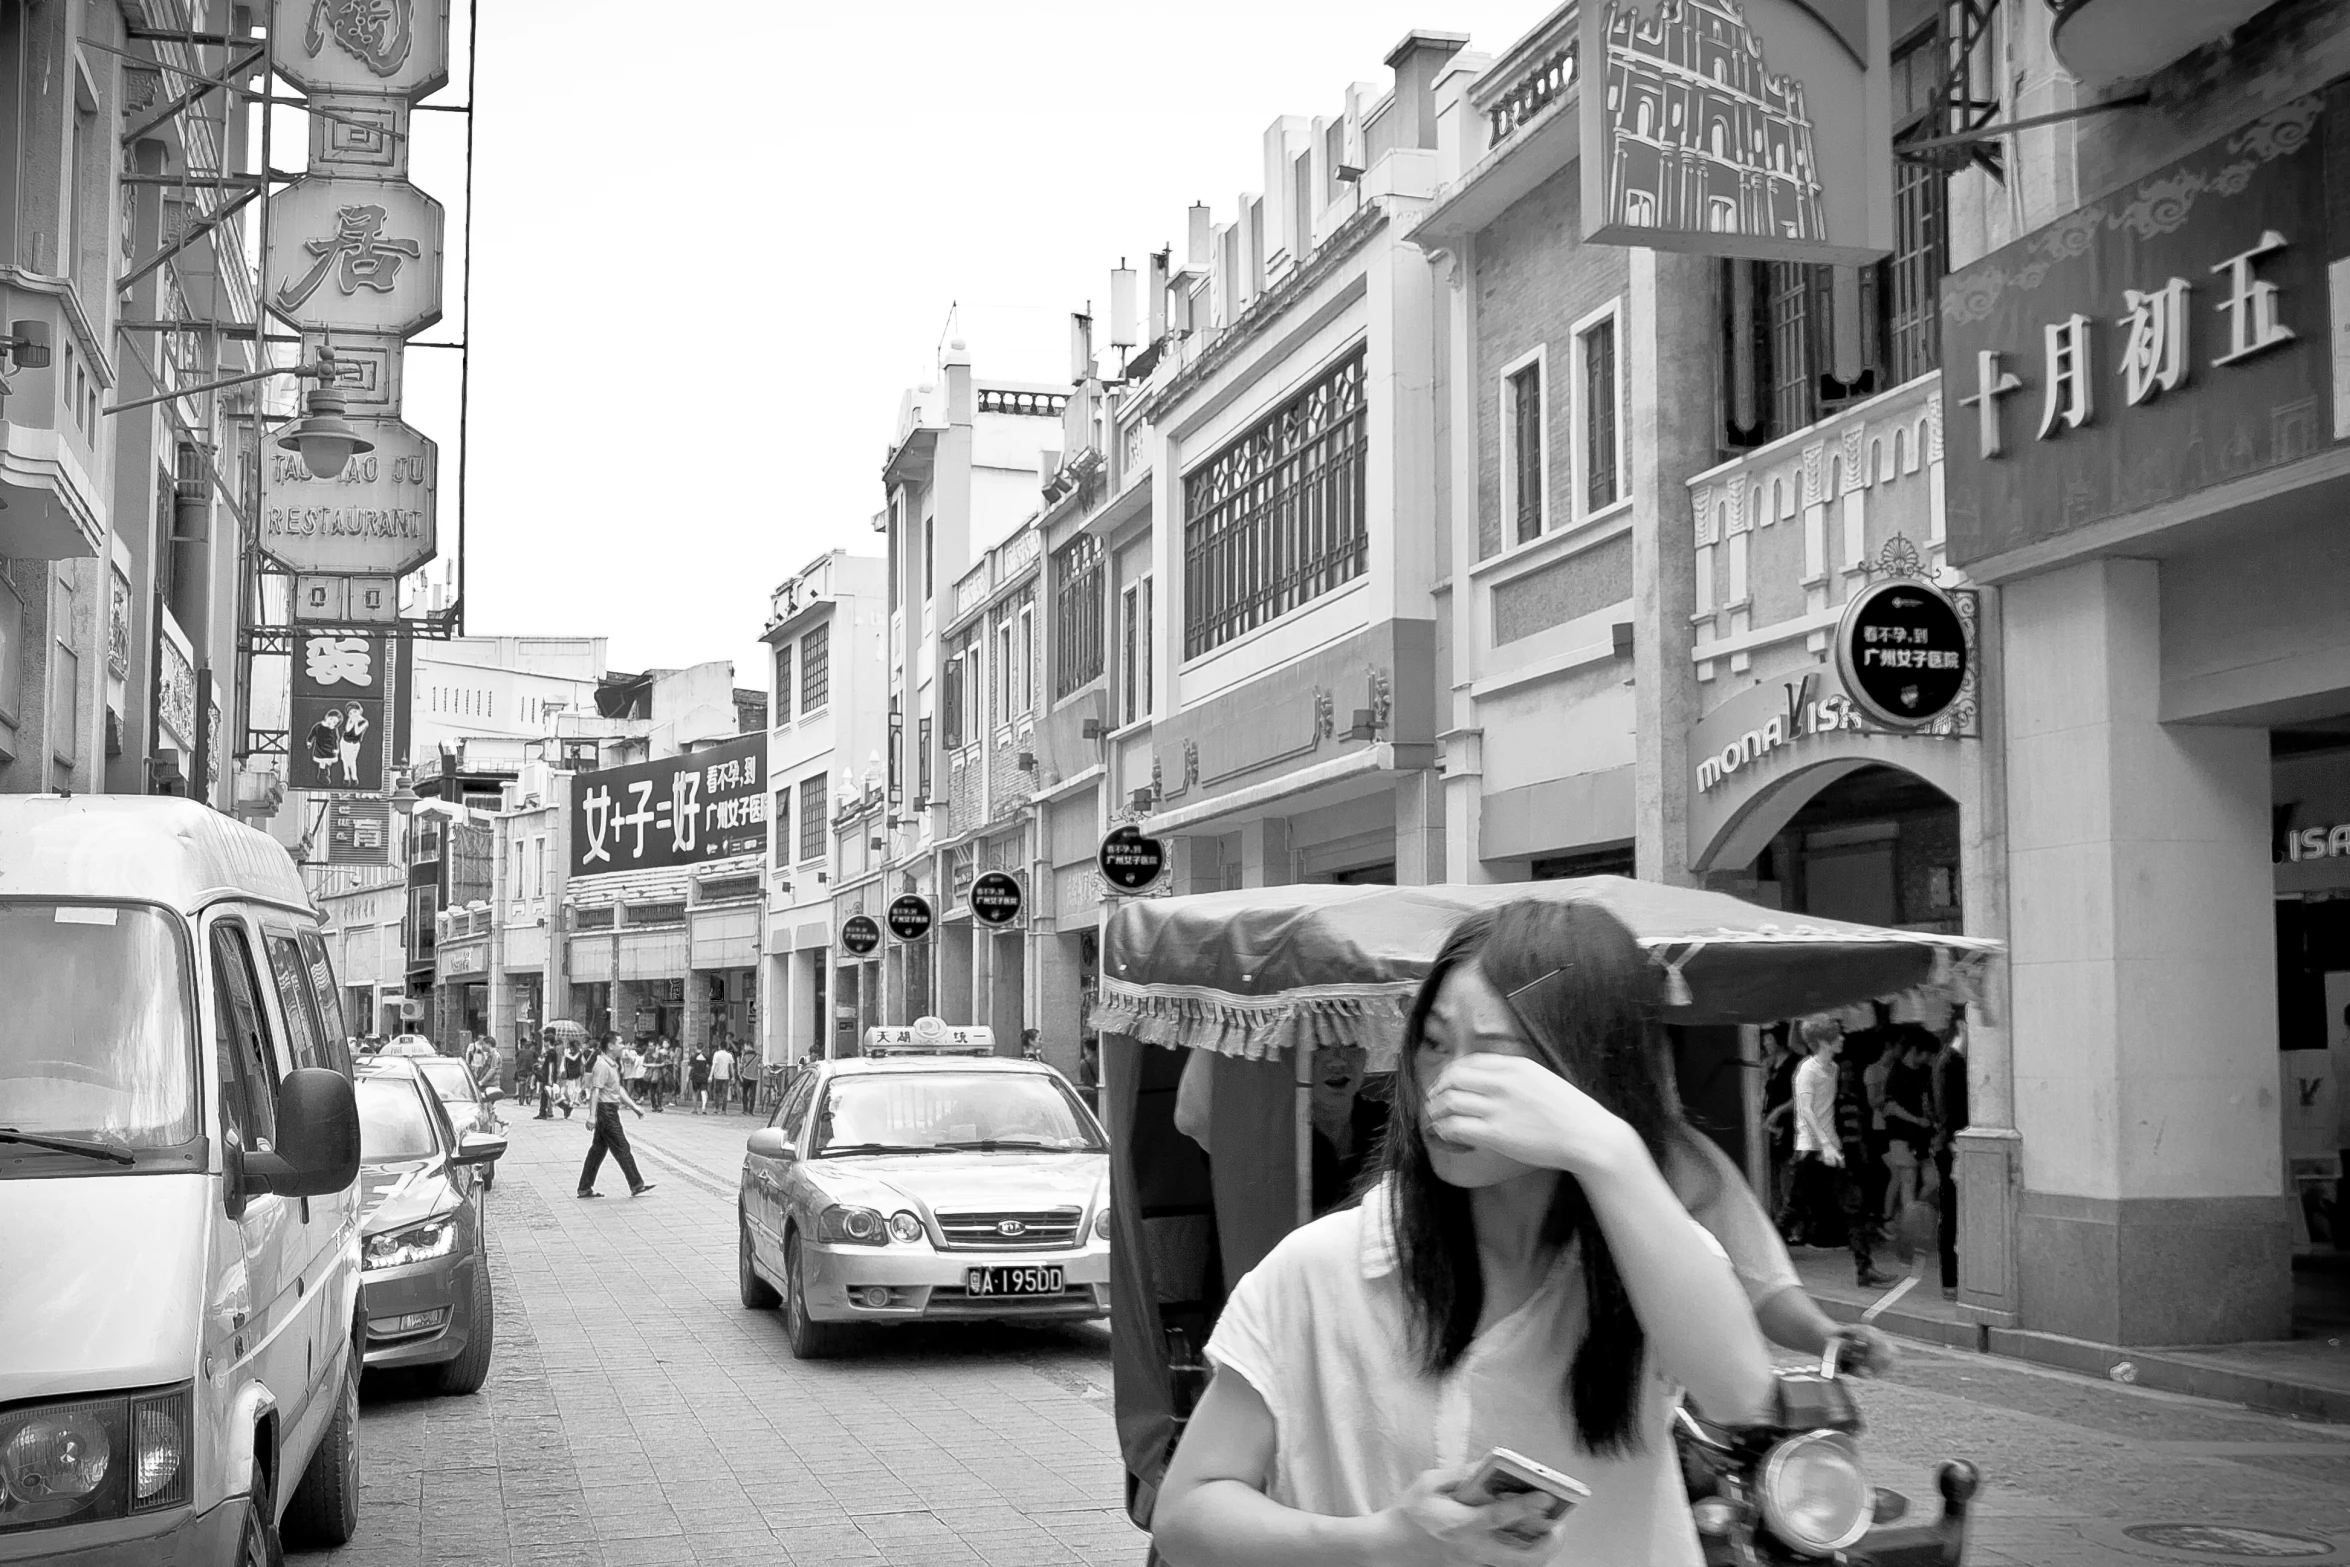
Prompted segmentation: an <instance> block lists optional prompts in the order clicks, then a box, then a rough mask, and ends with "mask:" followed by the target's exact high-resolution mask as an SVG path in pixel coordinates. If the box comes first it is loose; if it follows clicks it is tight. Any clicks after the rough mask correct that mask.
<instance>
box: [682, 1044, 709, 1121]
mask: <svg viewBox="0 0 2350 1567" xmlns="http://www.w3.org/2000/svg"><path fill="white" fill-rule="evenodd" d="M686 1075H687V1081H688V1082H690V1083H691V1084H692V1086H693V1092H694V1114H696V1115H708V1114H709V1113H710V1052H709V1051H707V1050H697V1051H695V1052H694V1059H693V1065H692V1066H690V1067H688V1068H687V1072H686Z"/></svg>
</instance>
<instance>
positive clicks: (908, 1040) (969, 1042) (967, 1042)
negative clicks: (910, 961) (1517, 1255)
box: [864, 1017, 995, 1056]
mask: <svg viewBox="0 0 2350 1567" xmlns="http://www.w3.org/2000/svg"><path fill="white" fill-rule="evenodd" d="M864 1053H865V1054H866V1055H867V1056H913V1055H929V1056H992V1055H994V1054H995V1030H994V1029H992V1028H986V1027H981V1026H977V1025H974V1026H970V1027H960V1028H958V1027H953V1026H950V1025H949V1024H947V1023H946V1022H944V1021H943V1020H941V1019H939V1018H935V1017H923V1018H916V1019H915V1020H914V1023H913V1026H912V1027H910V1028H869V1029H867V1030H865V1051H864Z"/></svg>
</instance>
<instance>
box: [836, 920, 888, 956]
mask: <svg viewBox="0 0 2350 1567" xmlns="http://www.w3.org/2000/svg"><path fill="white" fill-rule="evenodd" d="M840 944H841V945H842V946H844V947H846V948H847V949H848V950H849V951H850V952H852V953H854V954H855V955H856V956H858V957H860V958H861V957H863V956H864V955H865V954H866V953H868V952H871V951H872V950H873V949H874V948H875V947H878V946H880V945H881V927H880V926H879V925H876V924H875V923H873V916H872V915H870V914H852V915H850V916H849V917H848V918H847V919H845V920H842V921H841V922H840Z"/></svg>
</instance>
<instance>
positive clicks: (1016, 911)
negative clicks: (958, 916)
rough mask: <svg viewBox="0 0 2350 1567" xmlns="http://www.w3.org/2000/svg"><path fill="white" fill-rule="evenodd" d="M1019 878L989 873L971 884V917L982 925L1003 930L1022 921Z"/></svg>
mask: <svg viewBox="0 0 2350 1567" xmlns="http://www.w3.org/2000/svg"><path fill="white" fill-rule="evenodd" d="M1020 905H1021V894H1020V881H1019V878H1017V877H1015V876H1011V875H1008V874H1006V873H1005V872H1003V871H989V872H988V873H987V874H986V875H984V876H981V877H980V878H979V879H978V880H977V881H974V882H973V883H972V884H971V917H972V918H973V919H975V920H977V921H979V923H980V924H982V925H993V926H996V927H998V928H1001V927H1003V926H1006V925H1013V924H1017V923H1018V922H1019V919H1020Z"/></svg>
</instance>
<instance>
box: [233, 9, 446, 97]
mask: <svg viewBox="0 0 2350 1567" xmlns="http://www.w3.org/2000/svg"><path fill="white" fill-rule="evenodd" d="M269 36H270V39H271V41H272V42H274V43H275V44H276V46H277V71H278V74H279V75H280V76H283V77H284V78H285V79H286V80H287V81H289V82H292V83H293V84H294V85H295V86H296V87H299V88H300V89H302V91H303V92H305V93H311V94H317V93H381V94H386V95H390V96H393V97H398V98H405V99H408V100H411V101H413V100H415V99H418V98H422V97H424V96H426V95H427V94H429V93H432V92H434V91H435V90H437V89H438V88H440V87H442V86H443V85H445V84H446V83H447V82H448V80H449V0H271V4H270V7H269Z"/></svg>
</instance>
